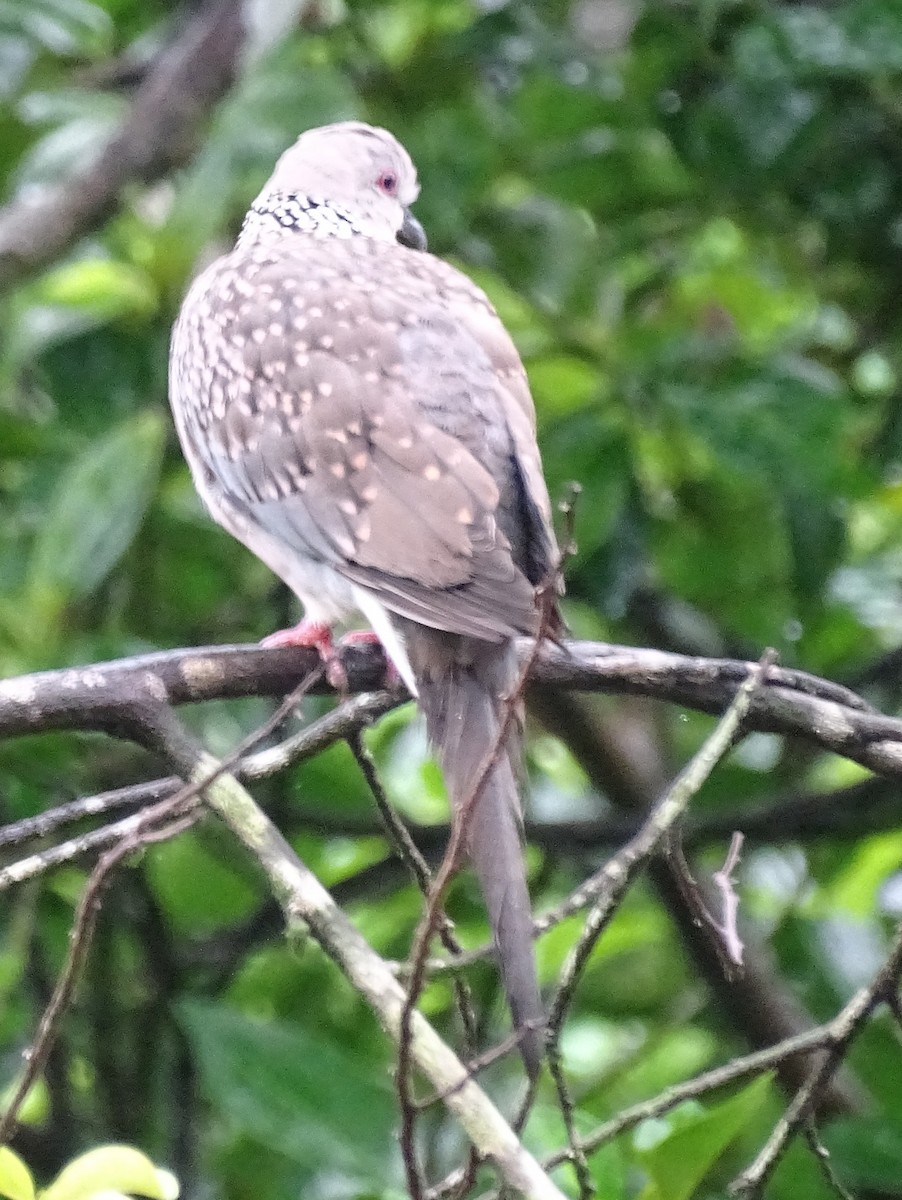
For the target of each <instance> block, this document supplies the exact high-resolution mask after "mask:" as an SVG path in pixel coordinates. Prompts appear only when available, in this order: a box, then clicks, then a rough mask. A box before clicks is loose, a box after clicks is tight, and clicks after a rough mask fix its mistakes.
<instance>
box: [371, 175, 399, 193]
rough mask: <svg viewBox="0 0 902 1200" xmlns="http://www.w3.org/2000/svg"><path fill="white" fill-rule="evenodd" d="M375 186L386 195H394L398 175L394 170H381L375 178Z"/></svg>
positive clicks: (396, 189)
mask: <svg viewBox="0 0 902 1200" xmlns="http://www.w3.org/2000/svg"><path fill="white" fill-rule="evenodd" d="M376 187H377V188H378V189H379V191H380V192H385V194H386V196H395V195H397V192H398V176H397V175H396V174H395V173H394V171H383V172H382V174H381V175H380V176H379V178H378V179H377V180H376Z"/></svg>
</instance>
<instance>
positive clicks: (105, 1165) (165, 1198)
mask: <svg viewBox="0 0 902 1200" xmlns="http://www.w3.org/2000/svg"><path fill="white" fill-rule="evenodd" d="M118 1193H126V1194H128V1195H136V1196H147V1197H149V1200H176V1197H177V1196H178V1194H179V1187H178V1183H177V1182H176V1179H175V1177H174V1176H173V1175H172V1174H171V1173H170V1172H169V1171H163V1170H160V1168H159V1167H155V1166H154V1165H153V1163H152V1162H151V1161H150V1159H149V1158H148V1157H147V1155H145V1154H142V1153H141V1151H140V1150H135V1149H134V1148H133V1147H132V1146H98V1147H97V1148H96V1149H94V1150H89V1151H88V1152H87V1154H82V1155H80V1156H79V1157H78V1158H76V1159H73V1161H72V1162H70V1163H69V1165H68V1166H66V1167H63V1169H62V1171H60V1173H59V1175H57V1177H56V1179H55V1180H54V1181H53V1183H52V1184H51V1185H50V1187H49V1188H47V1190H46V1191H44V1192H42V1193H41V1200H98V1198H99V1197H100V1196H104V1195H106V1196H110V1195H111V1194H112V1195H115V1194H118Z"/></svg>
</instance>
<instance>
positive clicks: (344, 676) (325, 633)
mask: <svg viewBox="0 0 902 1200" xmlns="http://www.w3.org/2000/svg"><path fill="white" fill-rule="evenodd" d="M260 645H261V646H265V647H266V648H267V649H272V648H273V647H281V646H306V647H308V648H310V649H314V650H318V651H319V656H320V658H321V659H322V664H323V669H324V671H325V675H326V680H327V682H328V683H329V685H330V687H333V688H334V689H335V690H336V692H347V690H348V673H347V671H346V670H345V668H344V664H343V663H342V661H341V657H340V651H341V650H342V649H344V647H345V646H378V647H379V649H380V650H382V653H383V656H384V658H385V686H386V687H388V688H395V687H398V686H399V685H400V683H401V676H400V675H399V674H398V672H397V670H396V669H395V665H394V663H393V662H392V661H391V659H390V658H389V657H388V655H387V654H385V650H384V647H383V646H382V643H381V642H380V641H379V638H378V637H377V636H376V634H375V633H373V631H372V630H371V629H353V630H351V632H350V633H346V634H345V635H344V637H343V638H342V639H341V641H340V642H339V643H338V645H337V646H336V644H335V641H334V639H333V637H332V627H331V625H327V624H326V622H325V621H308V620H306V619H305V620H303V621H300V622H299V623H298V624H297V625H293V626H292V627H291V628H290V629H279V630H277V631H276V632H275V633H271V634H270V635H269V636H268V637H265V638H263V640H262V641H261V643H260Z"/></svg>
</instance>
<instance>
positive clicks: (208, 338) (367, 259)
mask: <svg viewBox="0 0 902 1200" xmlns="http://www.w3.org/2000/svg"><path fill="white" fill-rule="evenodd" d="M418 190H419V189H418V185H417V183H416V174H415V171H414V169H413V165H412V163H411V162H410V159H409V158H408V156H407V154H406V152H405V151H404V150H403V148H402V147H400V146H399V145H398V143H397V142H396V141H395V140H394V139H393V138H392V137H391V136H390V135H389V134H387V133H385V132H384V131H382V130H373V129H371V128H370V127H368V126H362V125H358V124H355V123H347V124H344V125H337V126H327V127H325V128H324V129H321V130H312V131H310V132H308V133H307V134H304V135H302V137H301V139H300V140H299V142H298V143H297V144H296V146H295V147H293V148H292V149H291V150H289V151H288V152H287V153H286V155H285V156H283V158H282V160H280V162H279V164H278V166H277V168H276V171H275V173H274V175H273V178H272V180H271V181H270V184H269V185H267V187H266V188H265V189H264V191H263V193H261V196H260V197H259V198H258V199H257V201H256V202H255V203H254V205H253V207H252V209H251V210H250V212H249V213H248V216H247V218H246V220H245V223H244V226H243V229H242V232H241V235H240V237H239V240H238V243H237V245H236V247H235V249H234V250H233V251H232V252H231V253H230V254H227V255H225V256H224V257H223V258H220V259H218V260H217V261H216V262H215V263H213V264H212V266H210V267H209V268H208V269H207V270H206V271H204V272H203V274H202V275H200V276H199V278H198V279H197V280H196V281H195V283H194V284H193V285H192V287H191V289H190V291H189V293H188V296H187V297H186V300H185V303H184V305H183V308H182V312H181V315H180V317H179V320H178V323H177V325H176V328H175V330H174V334H173V341H172V353H171V371H170V391H171V397H172V404H173V411H174V414H175V419H176V423H177V427H178V431H179V435H180V438H181V441H182V445H183V447H184V449H185V453H186V457H187V458H188V461H189V463H190V465H191V468H192V472H193V474H194V478H195V481H196V484H197V487H198V489H199V491H200V493H201V495H202V497H203V498H204V500H205V502H206V504H207V506H208V507H209V509H210V511H211V513H212V514H213V516H214V517H215V518H216V519H217V520H218V521H220V522H221V523H222V524H223V525H224V526H225V527H226V528H227V529H228V530H230V532H231V533H233V534H234V535H235V536H236V537H237V538H239V539H240V540H241V541H243V542H244V543H245V544H246V545H247V546H248V547H249V548H250V549H251V550H253V551H254V553H256V554H257V555H258V556H259V557H260V558H262V559H263V560H264V562H266V563H267V564H268V565H269V566H270V567H271V568H272V569H273V570H274V571H275V572H276V573H277V574H278V575H280V576H281V577H282V578H283V579H284V580H285V581H286V582H287V583H288V584H289V586H290V587H292V589H293V590H294V591H295V593H296V594H297V595H298V596H299V598H300V599H301V600H302V602H303V604H304V606H305V613H306V616H307V617H308V618H310V619H312V620H315V621H324V622H333V621H336V620H338V619H341V618H343V617H345V616H346V615H347V614H348V613H349V612H350V611H353V610H354V609H358V610H360V611H362V612H363V613H364V615H365V616H366V617H367V618H368V619H369V620H370V622H371V623H372V625H373V627H374V629H375V630H376V632H377V633H378V634H379V636H380V638H381V639H382V641H383V643H384V644H385V646H386V649H387V651H388V653H389V654H390V656H391V657H392V659H393V661H394V662H395V665H396V667H397V669H398V671H399V672H400V674H401V675H402V677H403V678H404V679H405V680H406V681H407V682H408V684H409V686H410V688H411V690H412V691H413V692H414V693H417V692H418V693H419V695H420V698H421V702H422V704H423V707H424V709H425V711H426V716H427V723H428V725H429V730H430V736H431V737H432V739H433V742H434V743H435V744H436V746H437V749H438V750H439V754H440V757H441V759H442V762H443V766H444V768H445V773H446V777H447V779H448V785H449V792H450V793H451V796H452V800H454V801H455V803H457V804H458V805H459V804H460V803H462V801H463V800H464V799H465V798H466V790H467V787H468V786H469V783H470V782H471V781H472V780H473V779H474V778H475V775H476V773H477V772H478V768H479V766H480V763H481V761H482V758H484V757H485V756H486V754H487V753H488V751H489V750H490V749H491V745H492V742H493V737H494V736H495V734H493V732H492V731H493V730H495V731H497V728H498V721H499V715H500V712H501V706H502V704H503V701H504V694H505V692H506V691H508V692H509V691H510V689H511V687H512V685H513V680H514V679H515V677H516V660H515V657H514V655H513V649H512V638H514V637H515V636H516V635H518V634H524V633H525V634H530V633H535V632H536V631H537V628H538V614H537V608H536V602H535V588H536V585H538V584H540V583H541V582H543V581H544V580H545V579H546V578H547V577H548V575H549V573H550V572H551V571H553V569H554V564H555V560H556V550H555V544H554V537H553V534H552V532H551V528H550V522H549V504H548V496H547V491H546V489H545V485H544V481H543V479H542V473H541V464H540V460H539V454H538V449H537V447H536V442H535V433H534V414H533V407H532V400H531V397H530V393H529V387H528V384H527V380H526V376H525V373H524V371H523V367H522V365H521V363H520V359H519V357H518V355H517V352H516V349H515V347H514V345H513V343H512V341H511V339H510V337H509V336H508V334H507V332H506V331H505V329H504V327H503V325H502V324H501V322H500V321H499V319H498V317H497V314H496V313H495V311H494V309H493V308H492V306H491V304H490V303H489V301H488V299H487V298H486V296H485V294H484V293H483V292H482V291H481V290H480V289H479V288H478V287H476V285H475V284H473V283H472V282H471V281H470V280H469V279H467V277H466V276H464V275H463V274H462V273H461V272H459V271H457V270H456V269H455V268H453V267H451V266H450V265H449V264H447V263H445V262H443V261H441V260H440V259H437V258H435V257H433V256H432V255H430V254H428V253H425V252H424V248H423V243H422V239H421V231H419V230H418V227H416V225H415V223H411V222H412V219H411V218H410V216H409V213H408V212H407V208H406V206H407V205H408V204H409V203H410V202H411V201H412V200H413V199H415V197H416V194H417V192H418ZM399 239H401V240H404V241H407V242H408V243H410V244H408V245H403V244H400V241H399ZM414 246H416V247H417V248H413V247H414ZM514 742H515V739H514V738H513V737H512V738H511V739H510V744H509V748H508V749H509V754H508V756H507V758H506V759H503V760H502V763H501V764H499V766H498V767H497V768H496V770H495V771H494V773H493V776H492V778H491V779H490V780H489V783H488V784H487V785H486V787H485V789H484V791H483V793H482V796H481V798H480V801H479V803H478V804H477V806H476V810H475V812H474V815H473V821H472V827H471V830H470V837H469V842H468V845H469V849H470V854H471V857H472V858H473V860H474V863H475V865H476V866H477V870H478V871H479V873H480V877H481V878H482V881H483V886H484V888H485V890H486V895H487V901H488V904H489V909H490V914H491V916H492V919H493V926H494V928H495V933H496V940H497V941H498V945H499V950H500V957H501V962H502V969H503V971H504V975H505V983H506V986H507V989H508V992H509V995H510V996H511V1003H512V1007H513V1009H514V1014H515V1019H517V1021H518V1023H523V1022H533V1023H536V1024H538V1023H539V1021H540V1018H541V1006H540V1004H539V1001H538V992H537V990H536V985H535V975H534V967H533V965H532V949H531V944H530V941H529V938H530V934H529V928H528V926H529V921H530V914H529V905H528V895H527V893H526V886H525V878H524V874H523V865H522V858H521V856H520V849H519V840H518V839H519V804H518V800H517V794H516V785H515V782H514V775H515V768H516V762H515V759H516V757H517V753H518V751H517V748H516V746H515V744H514ZM515 958H516V960H517V961H516V962H514V959H515ZM523 1045H524V1055H525V1057H526V1059H527V1062H528V1064H529V1065H530V1067H531V1068H534V1067H535V1066H536V1064H537V1062H538V1056H539V1053H540V1035H539V1034H538V1033H536V1032H530V1031H527V1032H526V1034H525V1036H524V1042H523Z"/></svg>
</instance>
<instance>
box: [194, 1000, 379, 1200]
mask: <svg viewBox="0 0 902 1200" xmlns="http://www.w3.org/2000/svg"><path fill="white" fill-rule="evenodd" d="M179 1014H180V1017H181V1021H182V1024H183V1026H184V1028H185V1031H186V1033H187V1036H188V1039H189V1041H190V1042H191V1045H192V1048H193V1050H194V1053H195V1055H196V1057H197V1060H198V1064H199V1067H200V1073H201V1077H202V1079H203V1081H204V1085H205V1090H206V1093H207V1095H208V1097H209V1099H210V1102H211V1103H212V1104H213V1105H214V1106H215V1107H216V1108H217V1109H218V1110H219V1111H220V1112H222V1113H223V1114H224V1115H226V1116H228V1117H229V1118H230V1119H231V1121H232V1122H233V1123H234V1125H235V1126H237V1127H238V1129H239V1130H241V1131H242V1132H244V1133H245V1134H248V1135H250V1136H251V1137H253V1138H255V1139H256V1140H257V1141H259V1142H261V1143H263V1144H264V1145H266V1146H269V1147H270V1148H271V1149H274V1150H278V1151H279V1152H281V1153H282V1154H285V1155H287V1156H288V1157H290V1158H292V1159H294V1160H295V1161H297V1162H300V1163H303V1164H304V1165H305V1166H307V1167H310V1166H311V1165H313V1166H316V1165H319V1166H322V1167H323V1168H328V1170H329V1171H330V1172H338V1173H340V1174H344V1175H346V1176H348V1177H350V1178H353V1179H355V1180H357V1181H358V1182H359V1183H361V1184H363V1185H366V1186H367V1187H368V1188H372V1187H373V1186H374V1184H375V1183H377V1182H378V1181H385V1180H386V1179H388V1178H389V1177H390V1176H391V1174H392V1171H391V1163H392V1158H393V1153H392V1146H393V1138H392V1130H393V1127H394V1122H395V1113H394V1103H393V1099H392V1096H391V1093H390V1090H389V1088H388V1086H387V1084H386V1083H385V1082H384V1080H383V1078H382V1076H381V1072H380V1071H379V1067H378V1065H377V1064H376V1063H373V1062H364V1061H361V1060H360V1059H358V1058H357V1057H355V1056H354V1055H352V1054H349V1053H348V1052H347V1051H346V1050H344V1049H343V1048H342V1047H341V1046H339V1045H338V1044H336V1043H335V1042H333V1041H332V1040H331V1039H330V1038H329V1036H328V1035H327V1034H326V1033H324V1032H323V1031H318V1032H317V1033H316V1034H313V1033H311V1032H310V1031H308V1030H306V1029H303V1028H300V1027H297V1026H292V1025H287V1024H283V1023H278V1022H274V1021H270V1022H266V1023H263V1022H262V1021H257V1020H251V1019H250V1018H248V1017H246V1016H244V1015H243V1014H242V1013H239V1012H235V1011H234V1010H229V1009H225V1008H223V1007H222V1006H221V1005H215V1004H203V1003H199V1002H195V1001H192V1002H190V1003H184V1004H182V1005H181V1006H180V1007H179Z"/></svg>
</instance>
